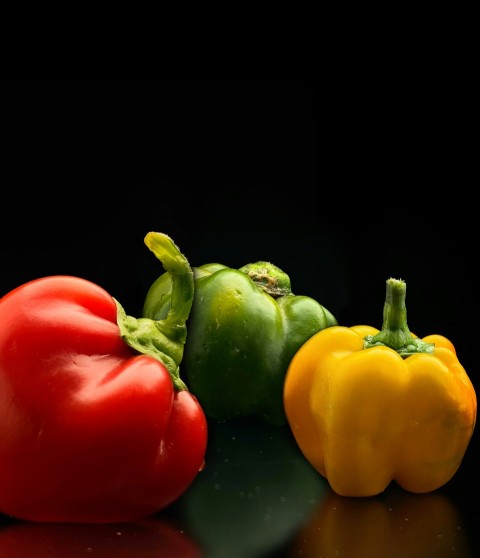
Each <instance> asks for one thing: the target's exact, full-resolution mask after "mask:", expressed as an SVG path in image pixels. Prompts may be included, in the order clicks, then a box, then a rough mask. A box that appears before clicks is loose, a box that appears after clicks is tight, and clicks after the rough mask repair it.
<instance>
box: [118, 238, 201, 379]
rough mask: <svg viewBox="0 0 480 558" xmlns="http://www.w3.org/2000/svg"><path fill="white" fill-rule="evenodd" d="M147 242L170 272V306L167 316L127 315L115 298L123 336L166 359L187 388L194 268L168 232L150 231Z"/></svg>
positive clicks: (138, 347)
mask: <svg viewBox="0 0 480 558" xmlns="http://www.w3.org/2000/svg"><path fill="white" fill-rule="evenodd" d="M145 244H146V245H147V247H148V248H149V249H150V250H151V251H152V252H153V253H154V254H155V256H156V257H157V258H158V259H159V260H160V261H161V262H162V264H163V267H164V268H165V270H166V271H167V272H168V273H169V275H170V279H171V283H172V293H171V304H170V309H169V311H168V314H167V316H166V317H165V319H163V320H152V319H150V318H134V317H132V316H127V314H126V313H125V310H124V309H123V307H122V306H121V304H120V303H119V302H118V301H117V300H115V299H114V300H115V303H116V305H117V323H118V327H119V328H120V336H121V338H122V339H123V340H124V341H125V343H126V344H127V345H128V346H129V347H131V348H132V349H135V350H136V351H138V352H139V353H141V354H146V355H150V356H152V357H154V358H156V359H157V360H159V361H160V362H162V364H163V365H164V366H165V367H166V368H167V370H168V372H169V373H170V376H171V378H172V382H173V384H174V386H175V388H176V389H177V390H185V389H187V386H186V385H185V383H184V382H183V381H182V380H181V378H180V363H181V361H182V359H183V349H184V345H185V340H186V338H187V327H186V321H187V319H188V317H189V315H190V310H191V308H192V303H193V295H194V279H193V271H192V269H191V267H190V264H189V262H188V260H187V258H186V257H185V256H184V255H183V254H182V253H181V252H180V250H179V249H178V247H177V246H176V244H175V243H174V242H173V240H172V239H171V238H170V237H169V236H167V235H166V234H163V233H158V232H149V233H148V234H147V235H146V237H145Z"/></svg>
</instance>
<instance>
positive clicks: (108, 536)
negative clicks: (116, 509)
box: [0, 517, 203, 558]
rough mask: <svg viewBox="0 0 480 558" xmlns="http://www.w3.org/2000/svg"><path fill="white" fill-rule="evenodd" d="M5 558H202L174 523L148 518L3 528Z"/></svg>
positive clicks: (0, 548) (0, 530)
mask: <svg viewBox="0 0 480 558" xmlns="http://www.w3.org/2000/svg"><path fill="white" fill-rule="evenodd" d="M0 556H2V558H3V557H4V558H29V557H32V558H54V557H55V558H57V557H58V558H85V557H88V556H92V557H95V558H151V557H152V556H162V557H164V558H168V557H181V558H202V557H203V554H202V552H201V551H200V548H199V547H198V545H196V544H195V543H194V542H193V541H192V540H191V539H190V538H189V537H188V536H187V534H186V533H185V532H184V530H183V529H180V528H179V526H177V525H176V524H175V523H172V522H170V521H168V522H167V521H165V520H164V519H162V518H160V517H149V518H146V519H141V520H136V521H132V522H124V523H110V524H102V525H99V524H81V525H79V524H73V523H33V522H15V523H10V524H7V525H1V526H0Z"/></svg>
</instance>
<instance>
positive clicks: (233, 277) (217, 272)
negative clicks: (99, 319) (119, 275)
mask: <svg viewBox="0 0 480 558" xmlns="http://www.w3.org/2000/svg"><path fill="white" fill-rule="evenodd" d="M194 274H195V296H194V301H193V306H192V311H191V313H190V316H189V319H188V331H189V335H188V339H187V342H186V344H185V354H184V371H185V378H186V382H187V384H188V387H189V389H190V390H191V391H192V393H194V394H195V395H196V396H197V397H198V399H199V401H200V404H201V405H202V408H203V409H204V411H205V413H206V415H207V416H208V417H209V418H211V419H215V420H220V421H223V420H232V419H236V418H243V417H247V416H258V417H261V418H262V419H263V420H264V421H265V422H267V423H270V424H274V425H284V424H286V417H285V413H284V409H283V396H282V390H283V381H284V378H285V373H286V371H287V367H288V364H289V362H290V360H291V359H292V357H293V355H294V354H295V352H296V351H297V350H298V349H299V348H300V346H301V345H302V344H303V343H304V342H305V341H306V340H307V339H309V338H310V337H311V336H312V335H313V334H314V333H316V332H318V331H320V330H322V329H323V328H326V327H329V326H332V325H336V324H337V321H336V319H335V318H334V316H333V315H332V314H331V313H330V312H329V311H328V310H327V309H326V308H325V307H323V306H322V305H321V304H319V303H318V302H317V301H316V300H314V299H313V298H310V297H307V296H302V295H298V296H297V295H294V294H293V293H292V291H291V284H290V278H289V276H288V275H287V274H286V273H284V272H283V271H282V270H281V269H279V268H278V267H277V266H275V265H273V264H271V263H269V262H256V263H254V264H249V265H246V266H243V267H242V268H240V269H232V268H229V267H226V266H224V265H221V264H206V265H202V266H200V267H198V268H195V269H194ZM169 281H170V279H169V277H168V275H166V274H163V275H162V276H160V277H159V278H158V279H157V281H155V282H154V283H153V285H152V286H151V288H150V290H149V291H148V293H147V297H146V300H145V304H144V310H143V315H144V316H145V317H148V318H152V319H160V318H161V317H162V316H163V315H164V314H165V311H166V308H168V303H169V297H170V294H169V293H170V284H169Z"/></svg>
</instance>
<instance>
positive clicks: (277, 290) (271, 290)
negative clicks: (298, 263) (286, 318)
mask: <svg viewBox="0 0 480 558" xmlns="http://www.w3.org/2000/svg"><path fill="white" fill-rule="evenodd" d="M239 271H241V272H242V273H245V275H248V277H250V279H251V280H252V281H253V282H254V284H255V286H256V287H257V288H258V289H259V290H261V291H265V292H266V293H267V294H269V295H270V296H271V297H273V298H280V297H282V296H287V295H291V294H293V293H292V289H291V285H290V277H289V276H288V275H287V274H286V273H285V272H284V271H282V270H281V269H280V268H279V267H277V266H276V265H273V264H272V263H270V262H263V261H260V262H255V263H251V264H247V265H244V266H243V267H241V268H240V270H239Z"/></svg>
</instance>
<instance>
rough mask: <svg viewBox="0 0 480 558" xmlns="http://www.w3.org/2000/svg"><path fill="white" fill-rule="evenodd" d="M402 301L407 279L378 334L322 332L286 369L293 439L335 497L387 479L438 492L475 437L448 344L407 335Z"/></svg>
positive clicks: (469, 393)
mask: <svg viewBox="0 0 480 558" xmlns="http://www.w3.org/2000/svg"><path fill="white" fill-rule="evenodd" d="M405 296H406V283H405V281H403V280H398V279H393V278H390V279H388V280H387V290H386V299H385V305H384V313H383V325H382V330H381V331H378V330H377V329H375V328H373V327H370V326H364V325H361V326H354V327H351V328H348V327H344V326H334V327H332V328H328V329H326V330H324V331H321V332H319V333H317V334H316V335H314V336H313V337H312V338H311V339H309V340H308V341H307V342H306V343H305V344H304V345H303V346H302V347H301V348H300V350H299V351H298V352H297V353H296V355H295V356H294V358H293V359H292V361H291V363H290V365H289V368H288V370H287V374H286V379H285V385H284V404H285V412H286V415H287V419H288V422H289V424H290V426H291V428H292V432H293V434H294V436H295V438H296V440H297V443H298V445H299V447H300V449H301V450H302V452H303V454H304V455H305V457H306V458H307V460H308V461H309V462H310V463H311V464H312V465H313V467H314V468H315V469H316V470H317V471H318V472H319V473H320V474H321V475H323V476H324V477H326V478H327V479H328V481H329V483H330V486H331V487H332V489H333V490H334V491H335V492H336V493H337V494H339V495H341V496H373V495H376V494H379V493H381V492H383V491H384V489H385V488H386V487H387V486H388V485H389V484H390V482H391V481H396V482H397V484H399V485H400V486H401V487H403V488H404V489H405V490H407V491H410V492H416V493H424V492H430V491H432V490H435V489H437V488H439V487H441V486H442V485H444V484H445V483H447V482H448V481H449V480H450V479H451V478H452V477H453V476H454V474H455V473H456V471H457V470H458V468H459V466H460V464H461V462H462V459H463V456H464V454H465V452H466V450H467V447H468V445H469V443H470V439H471V437H472V435H473V430H474V427H475V421H476V413H477V400H476V394H475V390H474V387H473V385H472V383H471V381H470V379H469V377H468V375H467V373H466V371H465V369H464V368H463V366H462V365H461V364H460V362H459V360H458V357H457V355H456V351H455V347H454V345H453V343H452V342H451V341H450V340H449V339H447V338H446V337H444V336H442V335H429V336H427V337H424V338H423V339H419V338H418V337H417V336H415V335H414V334H412V333H411V332H410V330H409V328H408V325H407V312H406V306H405Z"/></svg>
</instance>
